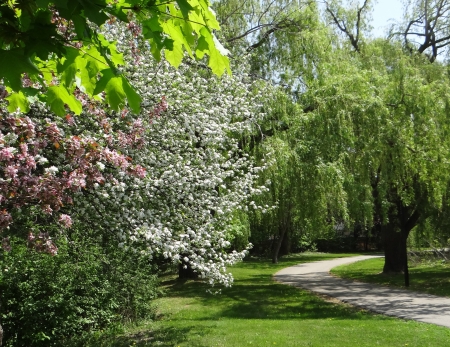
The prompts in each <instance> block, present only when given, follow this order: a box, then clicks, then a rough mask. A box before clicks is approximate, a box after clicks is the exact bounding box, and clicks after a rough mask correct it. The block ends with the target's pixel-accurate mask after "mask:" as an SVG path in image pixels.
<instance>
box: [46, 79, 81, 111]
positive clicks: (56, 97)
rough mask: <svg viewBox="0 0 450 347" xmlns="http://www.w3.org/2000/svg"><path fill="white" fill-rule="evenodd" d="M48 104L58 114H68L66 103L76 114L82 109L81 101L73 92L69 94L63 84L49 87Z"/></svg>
mask: <svg viewBox="0 0 450 347" xmlns="http://www.w3.org/2000/svg"><path fill="white" fill-rule="evenodd" d="M46 99H47V100H46V101H47V105H49V106H50V109H51V110H52V111H53V112H54V113H55V114H57V115H58V116H64V115H65V114H66V108H65V105H67V106H68V107H69V108H70V109H71V110H72V111H73V112H74V113H75V114H77V115H78V114H80V113H81V111H82V110H83V109H82V106H81V102H80V101H79V100H77V99H76V98H75V96H73V95H72V94H69V92H68V91H67V89H66V88H65V87H64V86H62V85H59V86H52V87H49V88H48V90H47V93H46Z"/></svg>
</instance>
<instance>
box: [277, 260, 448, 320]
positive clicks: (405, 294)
mask: <svg viewBox="0 0 450 347" xmlns="http://www.w3.org/2000/svg"><path fill="white" fill-rule="evenodd" d="M376 257H377V256H365V255H362V256H357V257H349V258H340V259H332V260H325V261H317V262H313V263H305V264H298V265H295V266H291V267H288V268H285V269H283V270H281V271H278V272H277V273H276V274H275V275H274V279H275V280H276V281H278V282H281V283H284V284H288V285H292V286H295V287H301V288H304V289H308V290H310V291H312V292H315V293H319V294H325V295H328V296H331V297H334V298H336V299H338V300H340V301H343V302H346V303H349V304H351V305H354V306H359V307H362V308H364V309H367V310H369V311H373V312H376V313H381V314H384V315H388V316H394V317H399V318H404V319H413V320H416V321H419V322H426V323H431V324H436V325H442V326H445V327H448V328H450V298H444V297H439V296H435V295H430V294H422V293H417V292H413V291H410V290H404V289H397V288H392V287H385V286H378V285H374V284H368V283H362V282H354V281H348V280H343V279H340V278H337V277H334V276H332V275H330V273H329V271H330V270H331V269H332V268H334V267H336V266H339V265H343V264H349V263H353V262H355V261H359V260H365V259H370V258H376Z"/></svg>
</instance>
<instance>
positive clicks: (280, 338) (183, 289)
mask: <svg viewBox="0 0 450 347" xmlns="http://www.w3.org/2000/svg"><path fill="white" fill-rule="evenodd" d="M341 256H346V255H330V254H300V255H296V256H292V257H288V258H282V259H281V261H280V263H279V264H276V265H274V264H271V263H270V261H269V260H267V261H266V260H257V259H251V260H248V261H246V262H244V263H241V264H238V265H237V266H235V267H233V268H232V269H231V270H232V272H233V274H234V276H235V283H234V285H233V287H231V288H225V289H223V290H222V293H221V294H216V295H213V294H210V293H208V292H207V291H206V289H208V287H207V286H205V285H204V284H202V283H200V282H197V281H185V282H180V281H178V280H174V279H168V280H167V281H165V282H163V287H164V288H165V290H166V292H167V295H166V296H165V297H163V298H160V299H158V300H157V304H158V305H159V315H160V316H159V319H158V320H156V321H154V322H146V323H145V324H143V325H141V326H136V327H134V328H131V329H128V331H127V333H126V334H124V335H122V336H120V337H113V336H110V337H109V338H107V337H104V338H99V339H96V340H95V343H93V345H95V346H117V347H119V346H120V347H125V346H165V347H169V346H170V347H172V346H180V347H181V346H183V347H196V346H197V347H207V346H208V347H209V346H217V347H219V346H221V347H241V346H258V347H260V346H283V347H284V346H300V347H301V346H317V347H324V346H325V347H328V346H330V347H341V346H342V347H352V346H355V347H356V346H357V347H364V346H367V347H372V346H386V347H395V346H408V347H412V346H417V347H422V346H430V347H431V346H432V347H435V346H446V345H448V341H449V339H450V329H446V328H443V327H437V326H433V325H429V324H425V323H417V322H414V321H404V320H400V319H393V318H388V317H384V316H381V315H375V314H372V313H369V312H367V311H364V310H360V309H355V308H353V307H350V306H348V305H343V304H339V303H333V302H327V301H324V300H323V299H321V298H320V297H318V296H316V295H313V294H311V293H310V292H307V291H304V290H300V289H297V288H294V287H290V286H286V285H283V284H280V283H277V282H275V281H273V279H272V275H273V274H274V273H275V272H277V271H278V270H280V269H282V268H284V267H287V266H290V265H295V264H298V263H302V262H308V261H316V260H324V259H330V258H333V257H341Z"/></svg>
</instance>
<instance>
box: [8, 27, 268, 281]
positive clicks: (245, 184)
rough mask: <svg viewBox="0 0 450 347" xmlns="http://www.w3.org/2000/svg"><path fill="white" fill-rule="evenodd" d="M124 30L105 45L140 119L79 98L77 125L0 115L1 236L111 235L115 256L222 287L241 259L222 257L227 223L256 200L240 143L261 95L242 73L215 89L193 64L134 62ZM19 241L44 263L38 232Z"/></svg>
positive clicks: (46, 239)
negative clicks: (114, 53)
mask: <svg viewBox="0 0 450 347" xmlns="http://www.w3.org/2000/svg"><path fill="white" fill-rule="evenodd" d="M132 29H133V30H131V29H130V26H128V29H127V28H126V27H121V26H119V25H116V24H111V25H110V26H109V27H108V31H107V33H105V35H106V36H107V38H108V39H112V38H114V39H116V40H117V42H118V47H119V48H120V49H121V50H122V51H123V53H124V56H125V58H126V61H130V62H134V64H130V65H129V66H127V68H126V69H125V71H124V73H125V74H126V75H127V77H128V79H129V80H130V81H131V82H132V84H133V85H134V87H135V88H136V89H137V90H139V93H140V95H142V96H143V100H144V102H143V103H142V105H141V110H142V111H141V114H139V115H135V114H132V113H131V112H129V111H128V110H127V109H124V110H122V111H121V112H108V111H105V110H104V109H103V108H102V104H101V103H99V102H97V101H93V100H92V99H89V98H87V97H86V95H85V94H84V93H83V92H82V91H81V90H78V91H77V92H76V93H75V95H76V96H77V98H78V100H79V101H80V102H81V103H82V104H83V109H87V110H89V112H88V113H86V114H83V115H82V116H81V117H73V116H71V115H70V114H69V115H67V116H66V117H65V118H64V117H62V118H61V117H57V116H55V115H53V114H52V113H50V112H48V111H47V109H46V108H45V106H44V105H43V104H41V103H39V102H38V101H36V102H35V103H34V105H33V107H32V109H31V111H30V112H29V114H28V115H27V116H26V117H23V116H19V115H14V114H10V113H8V112H7V111H5V107H3V108H2V115H1V117H2V118H1V129H0V130H1V136H2V137H1V138H0V148H1V149H0V151H1V152H0V153H1V154H0V155H1V157H0V162H1V165H0V172H1V176H2V181H1V185H0V192H1V207H2V213H1V226H2V230H3V233H4V234H6V236H7V234H8V233H12V232H13V231H14V230H17V228H12V229H11V228H10V229H9V230H6V229H5V228H8V226H10V225H11V223H13V222H14V218H19V217H18V216H16V217H15V215H20V218H22V219H23V218H24V215H25V216H27V219H28V220H33V219H34V220H38V221H39V220H40V221H44V220H45V223H55V224H58V225H60V226H61V228H62V229H61V230H63V229H64V228H68V227H70V225H71V224H72V220H77V221H78V222H79V223H86V225H89V226H90V227H96V228H98V230H100V231H102V232H104V233H112V234H114V235H116V234H117V235H119V237H120V238H121V240H122V242H121V243H120V244H119V246H121V247H124V248H126V249H134V250H135V251H139V252H141V253H142V254H145V255H147V256H149V257H153V256H163V257H165V258H167V259H171V260H172V261H174V262H175V263H183V264H184V266H186V267H187V266H189V267H191V268H192V269H193V270H194V271H196V272H198V273H199V274H200V275H201V276H202V277H206V278H208V279H209V281H210V283H211V284H213V283H214V282H219V283H222V284H224V285H229V284H230V283H231V280H232V279H231V276H230V275H228V274H226V266H227V265H229V264H232V263H234V262H236V261H237V260H240V259H242V257H243V256H244V255H245V250H239V251H237V250H231V249H230V240H231V239H232V232H231V230H232V228H230V221H231V219H232V217H233V212H234V211H235V210H236V209H241V208H243V204H244V203H245V202H246V200H248V199H249V198H250V196H251V195H252V194H254V193H255V192H260V191H261V189H264V188H263V187H261V188H254V182H255V178H256V176H257V174H258V171H259V170H261V168H259V167H254V166H253V164H252V160H251V159H250V158H249V157H248V155H247V154H246V153H244V152H243V151H242V148H240V143H241V142H240V139H241V138H242V137H243V136H244V135H246V134H247V135H248V134H251V133H253V132H254V131H255V129H256V125H257V123H258V121H259V120H260V118H261V117H263V114H262V113H261V100H262V96H263V94H264V93H266V94H267V92H268V91H267V90H264V89H263V88H261V86H260V85H257V84H256V82H253V81H252V80H251V78H250V77H249V76H247V75H246V74H245V73H244V72H243V71H244V70H245V67H242V68H240V69H239V68H238V69H237V70H236V75H235V77H224V78H222V79H220V80H219V79H218V78H216V77H213V76H212V75H211V73H210V72H209V71H208V70H206V69H205V68H204V67H202V66H201V65H199V66H197V65H193V64H196V63H195V62H188V63H187V64H185V65H181V66H180V68H179V70H175V69H173V68H172V67H170V65H169V64H168V63H166V62H161V63H155V61H154V60H152V59H151V58H149V57H148V55H147V54H141V55H140V56H139V57H137V54H138V53H139V52H142V51H144V50H146V49H148V47H146V46H145V43H141V42H140V41H139V38H137V37H136V33H137V32H138V31H136V29H135V28H134V27H132ZM36 205H38V206H40V209H36V208H35V206H36ZM31 224H33V223H31ZM29 229H30V230H28V232H27V233H28V242H29V245H30V247H34V248H35V249H37V250H40V251H45V252H49V253H52V254H54V253H56V247H55V245H54V244H53V242H51V240H50V236H49V235H48V234H47V233H46V232H45V230H44V231H42V230H41V229H39V233H38V232H37V231H36V230H34V229H33V226H32V225H31V227H29ZM7 248H8V245H7V242H4V249H7Z"/></svg>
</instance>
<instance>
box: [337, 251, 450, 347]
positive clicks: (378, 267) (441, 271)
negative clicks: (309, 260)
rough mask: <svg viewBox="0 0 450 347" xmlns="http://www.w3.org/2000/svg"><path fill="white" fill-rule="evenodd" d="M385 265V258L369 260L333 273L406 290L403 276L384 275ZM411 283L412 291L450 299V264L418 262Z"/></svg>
mask: <svg viewBox="0 0 450 347" xmlns="http://www.w3.org/2000/svg"><path fill="white" fill-rule="evenodd" d="M383 264H384V259H383V258H376V259H368V260H363V261H359V262H356V263H352V264H348V265H341V266H338V267H335V268H334V269H332V270H331V273H332V274H333V275H336V276H339V277H342V278H348V279H352V280H357V281H361V282H369V283H378V284H382V285H389V286H395V287H403V288H404V283H405V282H404V277H403V274H397V275H385V274H382V273H381V272H382V270H383ZM409 281H410V286H409V289H411V290H415V291H420V292H425V293H429V294H434V295H440V296H449V297H450V263H448V262H447V263H445V262H442V261H429V260H428V261H424V262H418V263H417V264H414V265H413V266H410V268H409ZM449 345H450V343H449Z"/></svg>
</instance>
